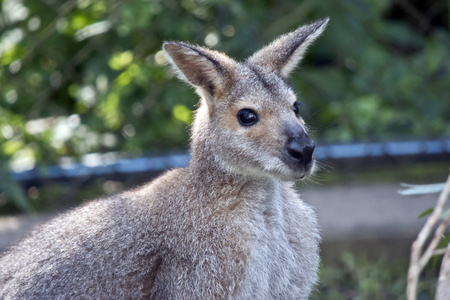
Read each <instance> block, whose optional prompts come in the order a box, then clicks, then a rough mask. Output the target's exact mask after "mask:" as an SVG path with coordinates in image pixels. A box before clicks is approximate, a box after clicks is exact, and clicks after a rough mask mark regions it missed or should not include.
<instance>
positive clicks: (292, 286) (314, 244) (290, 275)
mask: <svg viewBox="0 0 450 300" xmlns="http://www.w3.org/2000/svg"><path fill="white" fill-rule="evenodd" d="M250 196H254V197H255V198H253V199H249V202H250V203H249V204H248V205H249V213H250V215H249V216H250V217H249V218H248V221H247V226H248V227H247V228H248V231H249V235H248V240H247V241H246V242H247V243H248V246H249V250H250V251H249V253H248V257H247V266H246V270H245V276H244V282H243V284H242V286H243V289H242V290H241V291H240V293H239V296H238V298H241V299H249V298H253V299H256V298H258V299H261V298H265V297H268V295H270V297H269V298H274V299H275V298H276V299H281V298H283V299H294V298H295V299H298V298H299V297H300V296H299V295H302V290H303V291H304V289H305V286H304V284H303V282H304V279H305V278H306V277H309V278H311V277H314V276H315V275H314V274H315V270H316V269H315V268H316V267H317V264H318V262H319V255H318V243H319V234H318V229H317V224H316V220H315V215H314V212H313V211H312V210H311V208H310V207H309V206H307V205H306V204H304V203H303V201H302V200H301V199H300V198H299V196H298V195H297V194H296V193H295V191H294V190H293V188H292V187H291V186H290V184H287V183H284V182H276V181H275V182H271V183H270V184H268V185H267V184H266V185H265V186H264V187H263V188H260V189H259V190H258V191H255V192H253V193H250ZM252 200H253V202H254V203H251V201H252ZM302 229H303V230H302ZM305 257H311V258H312V259H311V260H310V261H306V260H305Z"/></svg>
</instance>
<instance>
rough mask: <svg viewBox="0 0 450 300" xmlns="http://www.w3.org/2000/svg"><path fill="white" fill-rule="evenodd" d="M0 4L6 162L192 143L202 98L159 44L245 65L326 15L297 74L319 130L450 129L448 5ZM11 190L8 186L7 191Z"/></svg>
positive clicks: (0, 161)
mask: <svg viewBox="0 0 450 300" xmlns="http://www.w3.org/2000/svg"><path fill="white" fill-rule="evenodd" d="M0 3H1V9H2V11H1V13H0V30H1V35H0V68H1V69H0V167H1V168H4V169H7V168H13V169H14V170H21V169H26V168H31V167H33V166H40V165H48V164H54V163H56V162H58V160H59V159H60V158H61V157H63V156H71V157H79V156H81V155H83V154H86V153H91V152H108V151H119V152H125V153H127V155H129V156H139V155H142V154H148V153H154V152H158V151H165V150H167V149H173V148H182V147H183V148H184V147H186V146H187V144H188V136H189V134H188V129H187V128H186V124H189V123H190V121H191V120H192V110H193V109H194V107H195V103H196V102H197V97H196V95H195V94H194V92H193V91H192V90H191V89H190V88H189V87H187V86H186V85H185V84H183V83H180V82H178V80H176V79H174V78H173V77H174V76H173V73H172V71H171V70H170V68H169V66H168V65H167V61H166V60H165V58H164V56H163V53H162V52H161V44H162V42H163V41H164V40H183V41H189V42H192V43H197V44H206V45H208V46H210V47H212V48H216V49H219V50H221V51H224V52H226V53H228V54H230V55H231V56H233V57H235V58H237V59H240V60H242V59H245V58H246V57H247V56H249V55H250V54H252V53H253V52H254V51H255V50H257V49H258V48H260V47H261V46H262V45H264V44H267V43H268V42H270V41H271V40H273V39H274V38H275V37H276V36H278V35H280V34H282V33H285V32H288V31H290V30H293V29H295V28H296V27H297V26H299V25H302V24H305V23H308V22H310V21H313V20H316V19H319V18H322V17H325V16H329V17H330V18H331V21H330V24H329V26H328V29H327V30H326V32H325V34H324V36H323V37H322V38H320V39H319V41H318V42H317V43H316V44H315V45H314V46H313V47H311V51H310V53H309V54H308V55H307V57H306V58H305V61H304V62H303V65H302V67H301V68H300V70H299V71H298V72H296V74H295V75H294V76H293V78H292V83H293V84H294V86H295V87H296V89H297V90H298V91H299V96H298V97H299V98H300V100H301V101H302V102H303V103H305V104H306V106H305V107H303V115H304V116H305V119H306V120H307V122H308V123H309V124H310V126H311V127H312V128H313V129H314V131H315V137H316V138H320V139H323V140H330V141H351V140H355V139H357V140H374V139H376V140H383V139H390V138H398V137H401V138H431V137H440V136H443V135H447V136H448V135H450V124H449V123H450V122H449V120H450V105H448V104H449V103H450V89H449V86H450V76H449V72H450V60H449V59H448V58H449V57H450V36H449V34H448V28H449V24H448V19H449V18H448V15H449V11H448V2H446V1H430V0H429V1H415V2H414V1H407V0H405V1H398V2H391V1H386V0H383V1H379V0H351V1H350V0H348V1H332V2H329V1H314V0H305V1H294V0H290V1H274V0H265V1H217V0H182V1H174V0H164V1H162V0H147V1H145V0H127V1H123V0H66V1H56V0H40V1H24V0H2V1H0ZM9 186H10V185H9V184H4V185H2V186H1V187H0V189H2V190H3V191H5V190H6V191H8V194H12V193H13V191H12V190H11V191H9V190H8V187H9ZM14 193H16V195H17V197H18V199H21V198H22V197H23V195H22V196H21V195H19V194H20V193H19V194H17V192H14ZM18 201H19V202H18V206H20V207H21V208H22V209H27V208H26V205H25V206H24V205H23V204H20V202H21V201H22V200H18Z"/></svg>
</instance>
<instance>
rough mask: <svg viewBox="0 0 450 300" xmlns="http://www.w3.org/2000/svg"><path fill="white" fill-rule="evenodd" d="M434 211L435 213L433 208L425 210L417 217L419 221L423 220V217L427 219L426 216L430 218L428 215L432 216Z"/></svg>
mask: <svg viewBox="0 0 450 300" xmlns="http://www.w3.org/2000/svg"><path fill="white" fill-rule="evenodd" d="M433 211H434V208H433V207H430V208H428V209H426V210H424V211H423V212H422V213H421V214H420V215H419V216H418V217H417V219H421V218H423V217H425V216H428V215H430V214H431V213H432V212H433Z"/></svg>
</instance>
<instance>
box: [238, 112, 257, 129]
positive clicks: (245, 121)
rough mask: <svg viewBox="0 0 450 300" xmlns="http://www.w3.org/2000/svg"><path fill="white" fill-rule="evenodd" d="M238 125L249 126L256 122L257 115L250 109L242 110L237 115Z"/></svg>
mask: <svg viewBox="0 0 450 300" xmlns="http://www.w3.org/2000/svg"><path fill="white" fill-rule="evenodd" d="M237 118H238V121H239V124H241V125H242V126H251V125H253V124H255V123H256V122H258V114H257V113H256V112H255V111H254V110H251V109H248V108H244V109H241V110H240V111H239V112H238V113H237Z"/></svg>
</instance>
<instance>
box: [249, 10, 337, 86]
mask: <svg viewBox="0 0 450 300" xmlns="http://www.w3.org/2000/svg"><path fill="white" fill-rule="evenodd" d="M328 21H329V18H325V19H322V20H319V21H316V22H314V23H312V24H309V25H305V26H302V27H299V28H297V29H296V30H294V31H292V32H290V33H288V34H285V35H282V36H280V37H279V38H278V39H276V40H275V41H273V42H272V43H271V44H269V45H268V46H266V47H264V48H262V49H261V50H259V51H258V52H256V53H255V54H253V55H252V56H251V57H250V58H249V59H248V61H249V62H251V63H254V64H257V65H260V66H261V67H263V68H265V69H266V70H267V71H268V72H275V73H278V75H279V76H281V77H283V78H287V77H288V76H289V74H290V73H291V72H292V71H293V70H294V69H295V68H296V67H297V65H298V63H299V62H300V60H301V59H302V57H303V55H304V54H305V51H306V49H307V48H308V46H309V45H311V43H312V42H314V41H315V40H316V39H317V38H318V37H319V36H320V34H321V33H322V32H323V31H324V30H325V27H326V25H327V23H328Z"/></svg>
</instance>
